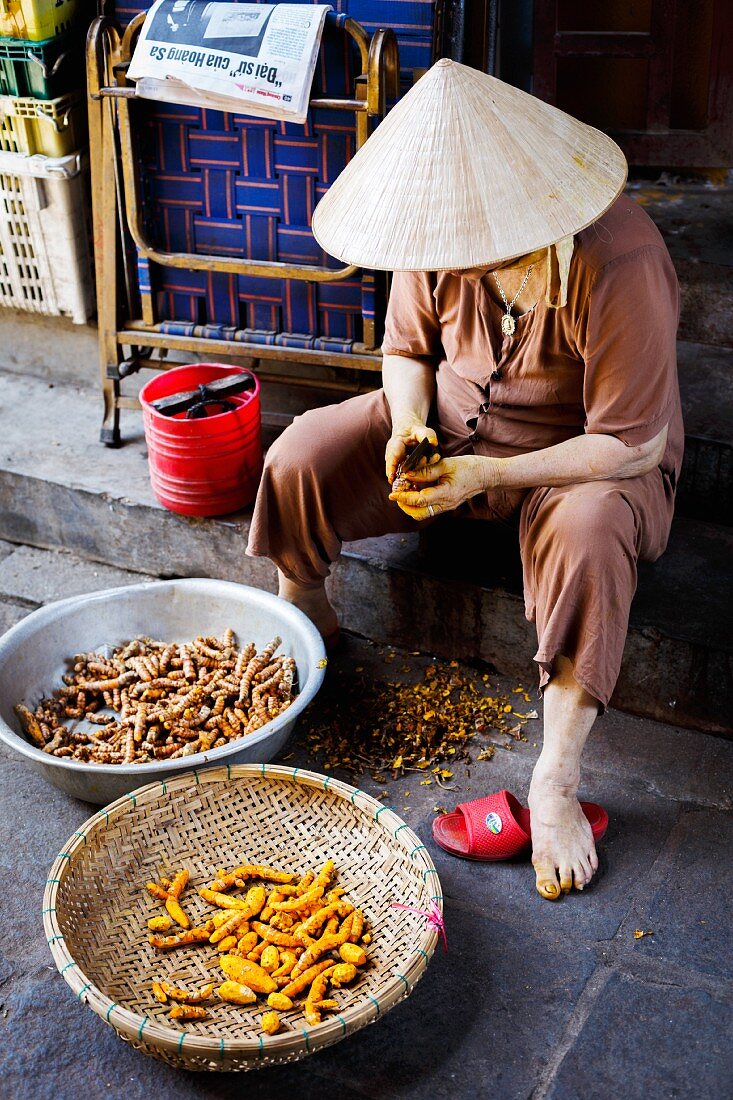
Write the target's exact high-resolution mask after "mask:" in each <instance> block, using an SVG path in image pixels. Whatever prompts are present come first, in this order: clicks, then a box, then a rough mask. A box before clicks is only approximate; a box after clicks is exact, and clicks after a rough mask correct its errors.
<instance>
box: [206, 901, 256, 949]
mask: <svg viewBox="0 0 733 1100" xmlns="http://www.w3.org/2000/svg"><path fill="white" fill-rule="evenodd" d="M217 916H218V914H217ZM246 920H247V915H246V913H245V911H244V909H236V910H235V911H234V912H231V911H229V915H228V916H227V917H226V918H225V919H224V920H219V921H217V919H216V917H214V924H216V928H215V929H214V931H213V932H212V933H211V942H212V943H218V942H219V940H224V939H227V937H228V936H233V935H234V933H235V932H236V931H237V929H238V928H239V926H240V924H243V923H244V922H245V921H246Z"/></svg>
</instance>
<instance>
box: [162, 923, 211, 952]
mask: <svg viewBox="0 0 733 1100" xmlns="http://www.w3.org/2000/svg"><path fill="white" fill-rule="evenodd" d="M209 934H210V933H209V929H208V928H206V927H204V928H189V929H188V931H186V932H181V934H180V935H179V936H148V943H149V944H150V945H151V946H152V947H154V948H155V949H156V951H169V950H170V949H171V948H173V947H187V946H188V945H189V944H192V943H206V941H207V940H208V938H209Z"/></svg>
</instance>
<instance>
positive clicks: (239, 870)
mask: <svg viewBox="0 0 733 1100" xmlns="http://www.w3.org/2000/svg"><path fill="white" fill-rule="evenodd" d="M297 877H298V876H297V875H292V874H290V872H289V871H277V870H276V869H275V868H274V867H266V866H265V865H264V864H263V863H245V864H243V865H242V866H241V867H235V868H234V870H233V871H229V872H228V873H226V874H224V875H217V877H216V878H215V879H214V881H213V882H212V883H211V887H210V888H211V889H212V890H222V891H223V890H231V888H232V887H233V886H236V885H237V884H238V881H240V882H244V881H245V880H246V879H248V878H261V879H264V880H265V882H287V883H291V882H294V880H295V879H296V878H297Z"/></svg>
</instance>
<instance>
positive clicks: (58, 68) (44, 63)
mask: <svg viewBox="0 0 733 1100" xmlns="http://www.w3.org/2000/svg"><path fill="white" fill-rule="evenodd" d="M83 81H84V36H83V35H81V34H80V33H79V32H78V31H72V32H70V33H69V34H59V35H56V37H55V38H47V39H46V40H45V41H43V42H27V41H25V40H24V39H20V38H0V95H18V96H33V97H34V98H35V99H56V98H57V97H58V96H61V95H65V94H66V93H67V92H71V91H74V90H75V88H78V87H79V85H80V84H82V83H83Z"/></svg>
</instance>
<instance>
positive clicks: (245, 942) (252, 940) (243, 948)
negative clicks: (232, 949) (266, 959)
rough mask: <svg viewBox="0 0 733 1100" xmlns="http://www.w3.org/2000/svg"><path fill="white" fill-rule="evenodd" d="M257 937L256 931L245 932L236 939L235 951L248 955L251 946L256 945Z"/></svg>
mask: <svg viewBox="0 0 733 1100" xmlns="http://www.w3.org/2000/svg"><path fill="white" fill-rule="evenodd" d="M258 939H259V936H258V935H257V933H256V932H245V934H244V935H243V936H240V938H239V940H238V941H237V953H238V954H240V955H242V956H246V955H249V953H250V951H251V950H252V948H253V947H256V945H257V940H258Z"/></svg>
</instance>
